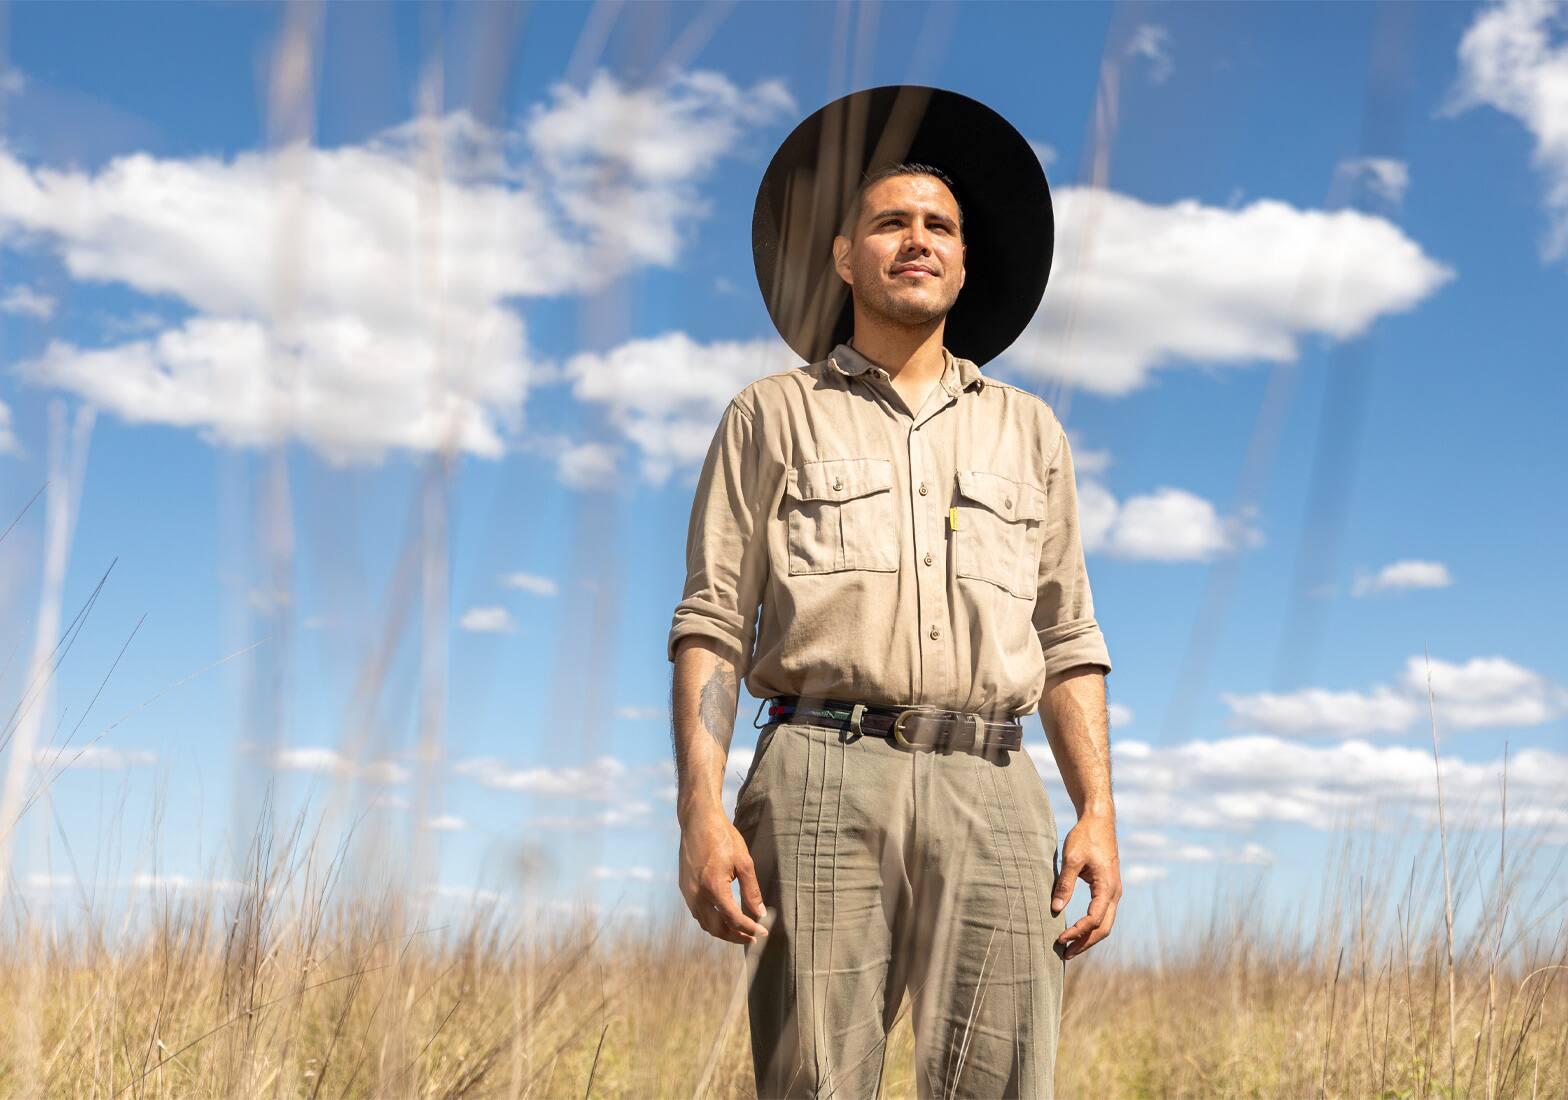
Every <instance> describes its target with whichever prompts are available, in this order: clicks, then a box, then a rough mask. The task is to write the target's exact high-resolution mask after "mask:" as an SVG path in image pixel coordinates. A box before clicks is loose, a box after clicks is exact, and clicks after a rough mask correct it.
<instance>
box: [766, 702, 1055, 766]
mask: <svg viewBox="0 0 1568 1100" xmlns="http://www.w3.org/2000/svg"><path fill="white" fill-rule="evenodd" d="M764 708H766V709H767V712H768V722H767V723H765V724H767V725H771V724H773V723H774V722H786V721H796V722H809V723H810V724H811V725H821V726H827V727H829V728H832V729H847V730H850V731H852V732H854V733H856V734H863V733H869V734H871V735H872V736H875V737H886V738H887V739H888V740H890V741H894V742H896V743H898V744H899V745H902V746H903V747H904V748H906V749H912V750H913V749H926V750H929V751H932V752H945V751H948V750H950V749H963V750H966V751H980V752H987V751H995V750H997V749H1015V750H1016V749H1021V748H1023V744H1024V726H1023V723H1022V722H1020V721H1019V720H1018V719H1017V718H1011V719H1009V720H1007V721H1005V722H995V721H991V720H990V719H987V718H986V717H985V716H984V715H982V714H979V713H977V712H975V711H961V710H945V709H943V708H941V707H933V706H927V705H924V704H921V705H917V706H908V707H901V706H884V705H882V704H867V703H850V702H845V701H843V700H840V699H807V698H805V697H803V696H800V695H775V696H773V697H772V698H769V699H764V700H762V703H761V705H760V706H758V707H757V717H756V718H753V719H752V721H751V724H752V727H753V728H756V729H761V728H762V727H761V726H758V725H757V718H760V717H762V711H763V709H764Z"/></svg>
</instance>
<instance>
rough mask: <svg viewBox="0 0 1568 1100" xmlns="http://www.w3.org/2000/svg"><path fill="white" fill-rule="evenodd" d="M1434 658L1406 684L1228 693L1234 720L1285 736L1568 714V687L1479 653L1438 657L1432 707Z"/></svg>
mask: <svg viewBox="0 0 1568 1100" xmlns="http://www.w3.org/2000/svg"><path fill="white" fill-rule="evenodd" d="M1426 668H1427V665H1426V659H1425V658H1424V657H1410V658H1407V659H1406V661H1405V667H1404V671H1403V673H1402V674H1401V676H1400V678H1399V681H1398V683H1396V684H1393V685H1387V684H1378V685H1376V686H1374V687H1373V688H1372V689H1371V690H1370V691H1365V692H1362V691H1330V690H1327V689H1324V688H1303V689H1302V690H1300V691H1293V692H1285V693H1275V692H1259V693H1257V694H1253V695H1239V694H1231V693H1224V694H1222V695H1221V696H1220V698H1221V699H1223V700H1224V701H1225V703H1226V704H1227V705H1228V706H1229V707H1230V708H1231V724H1232V725H1233V726H1238V727H1243V728H1247V729H1254V730H1261V731H1263V732H1266V733H1274V734H1282V735H1285V736H1303V735H1308V734H1328V735H1331V736H1337V737H1349V736H1355V735H1360V734H1377V733H1381V734H1401V733H1405V732H1408V731H1410V730H1412V729H1414V728H1416V726H1417V724H1418V723H1420V722H1426V721H1428V720H1429V715H1430V712H1431V711H1435V712H1436V715H1437V722H1438V728H1439V730H1442V729H1443V728H1444V727H1445V726H1446V727H1451V728H1454V729H1478V728H1484V727H1496V726H1534V725H1540V724H1541V723H1543V722H1549V721H1551V720H1552V719H1554V718H1559V717H1561V716H1563V715H1564V714H1568V690H1565V689H1563V688H1562V687H1559V686H1558V685H1556V684H1554V683H1552V682H1551V681H1549V680H1547V679H1546V677H1544V676H1542V675H1541V674H1540V673H1538V672H1533V671H1531V670H1530V669H1527V668H1524V667H1522V666H1520V665H1516V664H1514V663H1513V662H1512V661H1510V660H1508V659H1507V658H1504V657H1473V658H1471V659H1470V660H1469V661H1466V662H1465V663H1464V664H1462V665H1460V664H1454V663H1452V662H1449V661H1443V660H1438V659H1436V658H1434V659H1433V660H1432V662H1431V670H1432V700H1431V706H1430V708H1429V706H1428V700H1427V685H1426Z"/></svg>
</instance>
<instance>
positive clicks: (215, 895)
mask: <svg viewBox="0 0 1568 1100" xmlns="http://www.w3.org/2000/svg"><path fill="white" fill-rule="evenodd" d="M258 831H259V833H260V834H261V835H262V836H263V837H271V836H272V834H273V827H272V825H271V823H266V824H265V825H264V827H263V828H262V829H260V830H258ZM1355 835H1360V836H1366V835H1368V834H1365V833H1361V834H1352V833H1349V832H1348V831H1347V833H1346V838H1347V839H1346V843H1345V844H1344V845H1343V846H1341V848H1340V849H1339V851H1340V855H1339V857H1338V864H1339V866H1338V868H1337V870H1336V871H1335V873H1334V874H1331V875H1330V876H1329V877H1328V879H1327V880H1326V882H1327V884H1328V886H1329V888H1328V889H1326V890H1325V898H1326V900H1325V904H1324V912H1323V913H1321V914H1319V915H1317V916H1315V917H1311V918H1307V917H1305V916H1303V918H1302V919H1303V921H1304V922H1305V923H1304V926H1305V927H1308V928H1310V929H1311V930H1312V933H1313V934H1312V935H1310V936H1308V937H1307V938H1306V940H1307V942H1309V943H1311V945H1312V946H1310V947H1308V948H1306V949H1302V948H1300V947H1298V946H1296V945H1297V944H1298V943H1299V942H1301V941H1300V940H1299V939H1298V938H1297V935H1296V930H1291V929H1280V928H1277V927H1268V926H1266V918H1264V917H1262V916H1261V915H1260V914H1261V913H1262V912H1263V909H1262V907H1261V905H1259V904H1258V903H1259V896H1258V895H1257V894H1256V893H1254V894H1252V895H1250V896H1242V897H1238V898H1216V900H1215V901H1214V902H1213V904H1212V910H1211V913H1210V914H1209V916H1208V919H1207V920H1206V921H1204V922H1188V924H1189V926H1188V927H1184V928H1174V929H1170V930H1169V931H1168V932H1167V933H1165V935H1164V936H1163V944H1162V947H1161V949H1160V950H1159V952H1158V953H1157V954H1156V955H1155V956H1154V957H1153V958H1152V959H1151V960H1150V961H1148V962H1138V963H1135V962H1130V961H1127V960H1125V959H1119V957H1118V955H1117V953H1116V951H1115V950H1114V947H1115V944H1116V940H1115V937H1114V936H1113V937H1112V939H1111V940H1108V941H1106V944H1104V945H1102V946H1101V947H1099V948H1097V949H1096V950H1095V951H1094V952H1091V953H1090V954H1089V955H1087V956H1085V957H1084V958H1083V959H1081V960H1075V961H1074V962H1073V963H1071V964H1069V967H1068V985H1067V990H1066V1003H1065V1007H1064V1014H1063V1043H1062V1048H1061V1055H1060V1060H1059V1065H1058V1071H1059V1096H1061V1097H1072V1098H1078V1097H1084V1098H1091V1097H1092V1098H1101V1097H1259V1098H1262V1097H1271V1098H1272V1097H1316V1096H1325V1097H1379V1098H1390V1100H1392V1098H1396V1097H1397V1098H1405V1097H1478V1098H1480V1097H1486V1098H1503V1097H1532V1098H1545V1097H1562V1096H1568V994H1565V989H1568V984H1565V982H1564V970H1565V969H1568V922H1565V921H1564V919H1563V914H1562V912H1561V905H1560V902H1561V899H1560V898H1552V897H1549V896H1537V897H1536V898H1534V899H1525V901H1524V902H1521V901H1520V899H1519V898H1518V897H1517V896H1516V895H1517V894H1518V893H1519V891H1518V889H1517V887H1518V886H1519V880H1518V876H1519V875H1520V873H1521V872H1522V870H1523V868H1524V867H1525V866H1526V861H1521V860H1518V859H1516V858H1515V857H1512V856H1510V857H1509V860H1508V861H1504V862H1502V863H1492V864H1491V865H1490V866H1488V865H1487V864H1483V863H1482V862H1481V861H1480V859H1479V858H1478V852H1479V851H1480V848H1479V837H1480V835H1481V834H1469V835H1471V836H1473V837H1476V838H1477V840H1476V841H1475V843H1476V845H1477V846H1476V847H1475V848H1474V849H1468V848H1467V849H1464V850H1459V851H1455V852H1452V853H1450V855H1451V860H1452V864H1453V867H1454V868H1456V873H1455V874H1454V876H1453V882H1454V886H1455V889H1456V891H1457V895H1458V896H1457V897H1456V902H1458V903H1461V904H1460V908H1463V905H1462V903H1463V902H1464V901H1465V897H1466V891H1469V890H1472V889H1482V890H1485V891H1486V893H1487V897H1486V898H1484V899H1482V900H1483V902H1484V904H1483V905H1482V911H1483V912H1485V913H1486V914H1487V915H1488V918H1487V920H1486V921H1485V922H1482V923H1481V924H1478V925H1475V926H1473V927H1456V929H1455V937H1454V941H1453V950H1452V960H1453V967H1452V971H1451V973H1452V983H1453V1000H1452V1012H1453V1019H1454V1035H1455V1043H1454V1046H1453V1048H1452V1050H1450V1046H1449V1040H1448V1036H1449V1027H1448V1020H1449V1012H1450V998H1449V975H1450V968H1449V959H1450V948H1449V937H1448V931H1447V921H1446V911H1447V910H1446V907H1445V905H1444V899H1443V893H1442V891H1441V890H1440V889H1437V887H1438V886H1439V883H1440V880H1439V878H1438V871H1437V870H1436V867H1437V859H1436V855H1435V853H1432V852H1430V851H1428V852H1427V853H1425V855H1424V856H1422V857H1420V858H1418V859H1417V860H1414V861H1412V862H1411V863H1410V864H1409V866H1408V868H1407V870H1406V873H1405V874H1404V876H1403V877H1402V879H1401V876H1399V875H1398V874H1395V873H1393V868H1392V867H1379V866H1377V862H1378V861H1377V859H1376V858H1374V856H1373V854H1372V853H1371V852H1369V851H1360V850H1358V845H1357V844H1356V843H1353V842H1352V841H1351V839H1350V838H1351V837H1352V836H1355ZM308 840H309V838H308V837H307V836H306V833H305V829H304V828H303V823H302V822H295V824H294V827H293V828H292V829H291V830H290V831H287V832H285V833H284V834H283V835H282V836H281V838H280V839H278V840H276V841H273V840H270V839H269V840H266V841H265V842H263V841H260V840H258V842H257V843H256V844H254V845H253V847H252V849H251V852H250V858H249V865H250V866H249V869H248V872H247V874H246V875H245V876H244V880H243V881H242V882H240V883H238V884H236V886H237V888H236V889H232V890H229V891H227V892H209V893H205V894H203V893H193V892H190V891H167V892H164V893H163V894H161V895H157V894H154V895H153V896H154V897H156V898H157V900H156V901H154V902H152V903H150V904H148V905H147V906H145V907H144V908H143V909H142V910H141V911H140V913H139V915H137V914H132V913H124V914H119V915H117V916H115V917H113V918H110V917H109V916H108V915H107V914H104V915H95V914H94V912H93V906H92V900H91V899H90V898H81V899H78V904H76V905H75V906H74V910H75V913H76V917H77V919H74V920H70V921H64V920H62V919H61V918H60V916H59V914H58V912H54V911H49V912H46V911H42V910H39V909H37V908H36V907H35V908H34V909H32V910H29V909H28V908H27V907H26V906H25V905H23V904H22V902H23V901H24V900H26V899H25V898H24V896H23V894H22V892H20V891H14V892H13V895H12V905H11V906H10V907H9V910H8V911H9V912H10V913H11V914H12V915H13V916H12V919H11V921H10V928H9V930H8V931H9V935H8V936H7V938H6V943H5V944H4V947H3V956H0V1028H3V1032H4V1034H5V1035H6V1036H7V1040H6V1042H5V1044H4V1050H3V1053H0V1091H3V1094H4V1095H5V1096H18V1097H24V1096H25V1097H34V1096H93V1097H100V1096H101V1097H114V1096H121V1097H196V1096H201V1097H236V1098H250V1097H257V1098H260V1097H296V1096H297V1097H349V1096H354V1097H358V1096H366V1097H369V1096H386V1097H403V1096H407V1097H462V1096H506V1097H552V1098H553V1097H589V1096H597V1097H665V1096H670V1097H677V1096H678V1097H687V1096H692V1095H694V1094H695V1093H696V1092H697V1091H698V1086H699V1084H700V1083H701V1082H702V1081H703V1080H704V1078H706V1081H707V1085H706V1089H705V1090H704V1093H705V1094H706V1095H710V1096H723V1097H731V1096H734V1097H745V1096H751V1095H753V1090H752V1084H751V1074H750V1062H749V1046H748V1043H749V1039H748V1035H747V1029H746V1019H745V1014H744V1005H743V1002H742V1001H741V1000H740V999H739V997H738V993H739V992H740V989H741V987H740V985H739V983H738V979H739V978H740V976H741V974H742V971H741V969H740V968H741V965H742V961H741V960H742V956H741V951H740V949H739V948H737V947H734V946H733V945H725V944H720V943H719V942H717V941H715V940H711V939H709V938H707V937H706V935H705V934H704V933H702V932H701V931H700V930H699V929H698V928H697V927H696V925H695V924H694V923H693V922H692V921H691V920H690V919H689V917H687V916H686V915H685V913H684V911H679V912H678V914H677V911H676V910H675V909H672V910H671V912H670V914H667V915H666V916H664V917H662V918H659V919H655V920H653V921H651V922H637V921H630V920H624V919H620V920H618V919H615V916H614V913H613V912H612V913H611V914H610V915H609V916H610V919H608V920H596V919H594V918H592V917H591V916H589V915H587V914H586V913H584V914H583V915H581V916H580V917H578V918H577V919H572V920H566V921H562V922H558V923H556V924H554V925H546V924H545V923H542V922H533V923H532V925H531V926H530V925H529V923H528V922H524V921H521V920H519V919H518V918H517V917H516V916H513V915H509V912H510V911H509V910H508V909H507V908H506V907H504V906H502V905H498V904H496V903H493V902H490V903H485V904H481V905H477V906H474V907H472V908H469V909H466V910H465V911H464V915H463V916H461V917H460V918H452V919H448V918H441V917H438V915H437V914H436V913H435V912H434V911H433V910H431V907H430V906H429V905H426V906H423V907H421V906H416V905H414V904H413V903H412V902H411V901H410V900H409V899H408V898H407V897H404V896H401V895H400V894H399V893H398V892H397V891H395V890H391V889H387V890H385V891H383V892H380V893H379V894H378V895H377V896H376V897H373V898H372V897H368V896H366V894H367V892H366V891H365V890H363V889H349V888H347V887H345V886H344V881H345V880H344V879H343V877H342V876H343V873H344V867H345V863H344V860H343V857H342V852H341V851H340V852H338V853H337V854H336V855H334V856H332V858H328V859H323V858H321V857H320V855H319V854H318V853H317V852H316V851H315V848H314V846H313V845H312V844H310V843H309V842H308ZM1542 850H1546V849H1542ZM1553 872H1554V873H1551V874H1548V875H1547V876H1546V881H1547V882H1548V883H1551V882H1555V881H1558V880H1557V876H1556V874H1555V868H1553ZM1260 882H1261V880H1260ZM1254 890H1255V891H1261V890H1262V886H1261V885H1258V886H1255V887H1254ZM1130 896H1131V897H1132V898H1133V899H1134V903H1136V897H1137V889H1136V888H1134V890H1133V891H1131V892H1130ZM34 900H35V901H36V899H34ZM672 900H673V899H672ZM53 905H54V907H55V908H56V909H57V910H58V909H65V910H72V909H73V906H72V904H71V903H70V902H68V901H66V900H65V899H62V898H60V897H55V898H54V900H53ZM1553 922H1555V923H1553ZM1554 927H1555V933H1550V932H1549V930H1550V929H1552V928H1554ZM906 1009H907V1002H906ZM911 1041H912V1040H911V1035H910V1031H909V1025H908V1019H907V1013H906V1015H905V1017H904V1018H903V1019H901V1021H900V1022H899V1024H898V1025H897V1027H895V1029H894V1032H893V1035H892V1037H891V1040H890V1042H889V1044H888V1056H887V1060H886V1070H885V1074H884V1095H885V1096H888V1097H903V1096H913V1095H914V1090H913V1081H912V1069H911V1062H910V1055H911V1053H912V1049H911ZM1450 1082H1452V1085H1451V1084H1450Z"/></svg>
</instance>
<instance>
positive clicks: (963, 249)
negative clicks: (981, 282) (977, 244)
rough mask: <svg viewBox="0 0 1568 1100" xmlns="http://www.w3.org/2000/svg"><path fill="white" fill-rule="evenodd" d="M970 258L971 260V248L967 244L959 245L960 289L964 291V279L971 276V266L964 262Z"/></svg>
mask: <svg viewBox="0 0 1568 1100" xmlns="http://www.w3.org/2000/svg"><path fill="white" fill-rule="evenodd" d="M968 258H969V246H968V245H967V244H961V245H959V246H958V289H959V290H963V289H964V278H965V277H966V276H967V275H968V274H969V266H968V265H967V264H966V263H965V262H964V261H965V260H967V259H968Z"/></svg>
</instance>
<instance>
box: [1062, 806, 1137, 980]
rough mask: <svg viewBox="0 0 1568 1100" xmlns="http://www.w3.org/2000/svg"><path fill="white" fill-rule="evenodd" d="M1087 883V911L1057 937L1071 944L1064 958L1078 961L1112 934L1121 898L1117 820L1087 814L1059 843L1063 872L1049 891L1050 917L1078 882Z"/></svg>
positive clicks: (1066, 900)
mask: <svg viewBox="0 0 1568 1100" xmlns="http://www.w3.org/2000/svg"><path fill="white" fill-rule="evenodd" d="M1080 878H1081V879H1083V880H1084V881H1086V882H1087V883H1088V884H1089V911H1088V912H1087V913H1085V914H1084V915H1083V916H1082V917H1080V918H1079V919H1078V922H1077V923H1076V924H1074V925H1073V926H1072V927H1070V928H1067V929H1065V930H1064V931H1063V932H1062V934H1061V935H1060V936H1058V937H1057V938H1056V942H1057V943H1058V944H1063V945H1070V946H1068V947H1067V952H1066V954H1065V955H1064V956H1063V958H1066V959H1073V958H1077V957H1078V956H1079V955H1082V954H1083V953H1084V952H1085V951H1087V950H1089V948H1091V947H1093V946H1094V945H1095V944H1097V943H1099V942H1100V941H1101V940H1103V939H1104V938H1105V937H1106V936H1109V935H1110V934H1111V925H1112V924H1114V923H1115V922H1116V903H1117V902H1118V901H1120V900H1121V896H1122V872H1121V858H1120V857H1119V856H1118V855H1117V852H1116V821H1115V819H1114V818H1113V817H1111V816H1109V815H1099V814H1090V815H1087V816H1085V817H1080V818H1079V819H1078V824H1076V825H1074V826H1073V827H1072V828H1071V829H1069V830H1068V831H1067V840H1066V841H1065V842H1064V843H1063V844H1062V871H1061V874H1059V875H1057V876H1056V888H1055V889H1054V890H1052V891H1051V915H1052V916H1055V915H1056V914H1058V913H1060V912H1061V911H1062V910H1063V909H1064V908H1066V907H1067V903H1068V902H1069V901H1071V900H1072V896H1073V889H1074V888H1075V887H1076V886H1077V885H1078V880H1079V879H1080Z"/></svg>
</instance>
